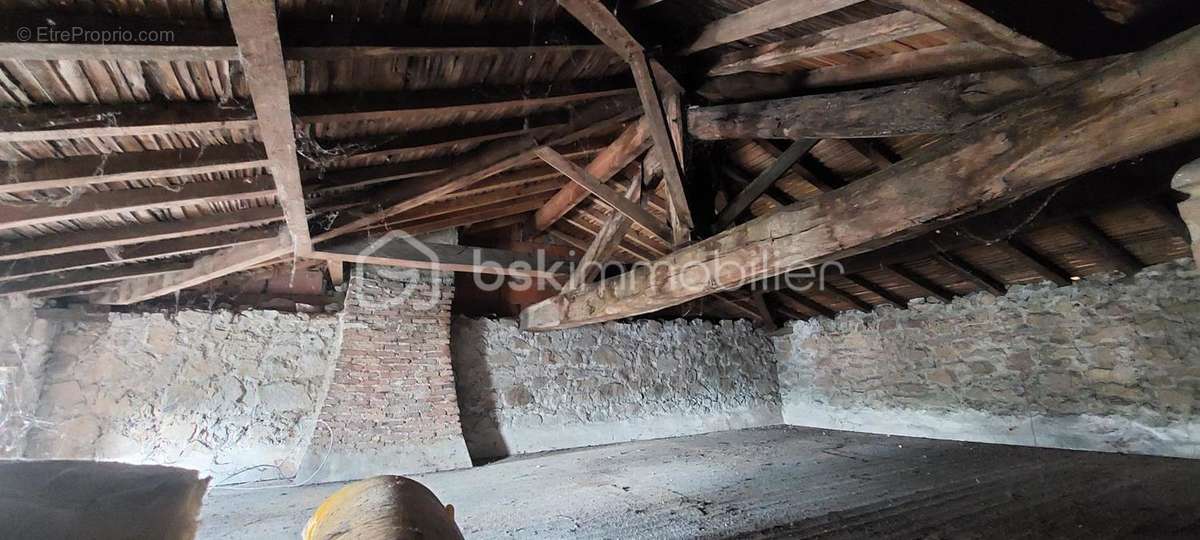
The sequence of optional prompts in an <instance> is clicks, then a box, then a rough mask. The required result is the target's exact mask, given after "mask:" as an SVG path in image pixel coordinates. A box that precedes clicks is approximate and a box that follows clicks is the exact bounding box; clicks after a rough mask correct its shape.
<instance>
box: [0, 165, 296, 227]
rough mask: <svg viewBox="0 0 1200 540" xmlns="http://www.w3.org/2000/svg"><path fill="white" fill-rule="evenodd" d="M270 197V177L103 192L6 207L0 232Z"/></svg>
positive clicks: (271, 195)
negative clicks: (63, 201)
mask: <svg viewBox="0 0 1200 540" xmlns="http://www.w3.org/2000/svg"><path fill="white" fill-rule="evenodd" d="M273 196H275V183H274V182H273V181H272V180H271V177H270V176H256V177H254V178H246V179H240V180H217V181H213V182H191V183H187V184H183V185H181V186H178V187H176V188H171V189H168V188H164V187H149V188H140V189H121V190H114V191H102V192H98V193H90V194H87V195H81V196H79V197H78V198H76V199H74V200H71V201H70V202H67V203H66V204H63V205H61V206H60V205H53V204H33V203H30V204H26V205H22V206H16V207H12V208H8V209H6V210H5V211H4V213H3V214H2V215H0V230H7V229H14V228H17V227H27V226H30V225H39V224H44V223H53V222H56V221H63V220H71V219H85V218H92V217H98V216H106V215H112V214H117V213H121V212H138V211H143V210H152V209H159V208H179V207H182V206H191V205H196V204H206V203H218V202H226V201H236V200H242V199H254V198H259V197H273Z"/></svg>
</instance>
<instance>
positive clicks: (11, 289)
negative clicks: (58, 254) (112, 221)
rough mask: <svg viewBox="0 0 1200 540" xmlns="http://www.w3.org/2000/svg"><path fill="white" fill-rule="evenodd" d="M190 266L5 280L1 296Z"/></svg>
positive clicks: (131, 267)
mask: <svg viewBox="0 0 1200 540" xmlns="http://www.w3.org/2000/svg"><path fill="white" fill-rule="evenodd" d="M189 267H191V263H187V262H166V263H162V262H155V263H150V264H132V265H122V266H118V267H115V268H99V269H95V268H94V269H87V270H74V271H71V272H63V273H58V274H53V275H47V276H37V277H31V278H26V279H19V280H13V281H5V282H3V283H0V296H5V295H10V294H30V293H40V292H47V291H54V290H59V289H71V288H77V287H87V286H90V285H98V284H101V283H111V282H113V281H120V280H122V279H129V278H134V277H142V276H157V275H161V274H166V273H170V272H178V271H180V270H186V269H187V268H189Z"/></svg>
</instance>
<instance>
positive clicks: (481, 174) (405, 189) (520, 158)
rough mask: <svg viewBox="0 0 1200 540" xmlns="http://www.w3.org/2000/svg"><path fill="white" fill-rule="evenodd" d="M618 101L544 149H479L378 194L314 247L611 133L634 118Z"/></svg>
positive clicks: (578, 118)
mask: <svg viewBox="0 0 1200 540" xmlns="http://www.w3.org/2000/svg"><path fill="white" fill-rule="evenodd" d="M637 113H638V111H637V110H636V109H633V110H631V109H629V108H628V107H627V106H624V103H623V101H621V100H612V101H600V102H597V103H594V104H591V105H589V106H587V107H584V108H582V109H580V110H578V111H576V114H575V115H574V116H573V117H572V121H571V124H570V125H568V126H565V127H563V128H561V129H555V130H554V131H552V132H551V133H549V134H547V135H546V137H545V138H546V139H547V140H546V142H545V144H543V143H541V142H540V141H538V140H535V139H533V138H532V137H517V138H514V139H509V140H504V141H498V142H494V143H490V144H487V145H484V146H482V147H481V148H479V149H477V150H475V151H472V152H471V153H469V154H467V155H465V156H462V157H460V158H459V160H458V164H456V165H455V166H453V167H451V168H449V169H446V170H444V171H442V172H439V173H437V174H434V175H431V176H427V177H423V178H421V179H420V180H418V181H413V182H404V183H402V184H400V185H397V186H393V187H389V188H386V189H383V190H379V191H377V192H376V193H375V194H374V198H373V200H372V201H371V204H370V205H369V206H366V207H364V208H362V209H359V210H357V211H355V212H343V213H342V214H341V215H340V216H338V218H337V219H336V220H335V221H334V222H333V223H332V224H330V225H329V228H328V229H326V230H325V231H324V232H322V233H320V234H318V235H317V236H316V238H315V241H317V242H320V241H323V240H328V239H330V238H334V237H337V236H341V235H343V234H346V233H349V232H353V231H357V230H360V229H363V228H366V227H367V226H369V225H371V224H373V223H376V222H379V221H381V220H384V219H386V218H387V217H388V216H393V215H396V214H398V213H400V212H403V211H405V210H410V209H412V208H416V207H418V206H421V205H424V204H427V203H429V202H431V201H434V200H437V199H439V198H441V197H443V196H445V195H448V194H450V193H453V192H455V191H460V190H462V189H465V188H467V187H468V186H471V185H473V184H475V183H477V182H479V181H481V180H483V179H485V178H488V177H491V176H494V175H496V174H499V173H501V172H504V171H506V170H508V169H510V168H512V167H514V166H516V165H520V164H522V163H525V162H528V161H529V160H531V159H534V158H535V153H534V151H535V150H537V148H538V147H539V146H543V145H546V146H556V145H561V144H570V143H572V142H575V141H577V140H581V139H585V138H587V137H589V136H592V135H593V134H595V133H599V132H603V131H605V130H608V129H611V128H612V127H615V126H617V125H619V124H621V123H622V122H625V121H627V120H629V119H631V118H632V117H633V115H635V114H637Z"/></svg>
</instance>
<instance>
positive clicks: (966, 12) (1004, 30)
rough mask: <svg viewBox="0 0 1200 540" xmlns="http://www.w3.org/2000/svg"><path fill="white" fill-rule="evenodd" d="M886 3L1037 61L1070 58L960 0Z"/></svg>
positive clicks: (1044, 61)
mask: <svg viewBox="0 0 1200 540" xmlns="http://www.w3.org/2000/svg"><path fill="white" fill-rule="evenodd" d="M881 1H882V2H883V3H884V4H887V5H890V6H892V7H895V8H896V9H904V10H908V11H912V12H915V13H920V14H922V15H925V16H926V17H929V18H930V19H933V20H935V21H938V22H940V23H942V24H944V25H946V27H947V28H949V29H951V30H953V31H955V32H957V33H959V34H961V35H963V36H965V37H968V38H970V39H972V40H974V41H977V42H979V43H982V44H984V45H987V46H988V47H991V48H993V49H996V50H999V51H1004V52H1006V53H1009V54H1012V55H1014V56H1019V57H1021V58H1026V59H1028V60H1029V61H1030V62H1031V63H1034V64H1050V63H1054V62H1062V61H1064V60H1069V58H1068V57H1067V56H1065V55H1063V54H1061V53H1059V52H1058V51H1055V50H1054V49H1051V48H1050V47H1047V46H1046V45H1045V44H1044V43H1041V42H1038V41H1035V40H1033V39H1030V38H1029V37H1027V36H1024V35H1021V34H1020V33H1018V32H1017V31H1015V30H1013V29H1012V28H1009V27H1007V26H1004V25H1003V24H1001V23H999V22H997V21H996V20H995V19H993V18H991V17H989V16H987V15H986V14H984V13H983V12H981V11H979V10H977V9H975V8H973V7H971V6H969V5H967V4H966V3H965V2H963V1H961V0H881Z"/></svg>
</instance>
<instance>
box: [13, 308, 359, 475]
mask: <svg viewBox="0 0 1200 540" xmlns="http://www.w3.org/2000/svg"><path fill="white" fill-rule="evenodd" d="M60 325H61V331H60V332H59V335H58V337H57V339H56V340H55V341H54V344H53V347H52V349H51V354H50V360H49V361H48V362H47V364H46V370H45V384H44V386H43V390H42V397H41V400H40V406H39V408H38V413H37V417H38V421H39V425H38V427H37V428H35V430H34V431H33V432H32V433H31V434H30V437H29V442H28V446H27V448H26V451H25V457H28V458H70V459H100V460H114V461H125V462H130V463H145V464H162V465H176V466H181V467H187V468H192V469H197V470H199V471H201V472H202V473H203V474H206V475H212V476H213V478H214V482H216V483H220V482H222V481H229V482H245V481H251V480H256V479H263V478H277V477H280V476H284V477H286V476H291V475H293V474H295V472H296V467H297V465H298V463H299V459H300V457H301V452H303V450H304V449H305V448H306V447H307V446H308V441H309V439H310V438H311V436H312V432H313V428H314V426H315V423H316V412H317V408H318V405H319V404H320V403H321V400H322V394H323V392H324V389H325V386H326V384H327V380H328V376H329V371H330V366H332V363H333V360H334V358H336V354H337V350H338V347H339V334H340V329H339V321H338V319H337V318H336V317H328V316H322V317H309V316H306V315H297V314H285V313H278V312H272V311H251V312H244V313H239V314H235V313H231V312H227V311H220V312H211V313H210V312H199V311H182V312H178V313H173V314H171V315H169V316H168V315H164V314H161V313H110V314H107V315H100V320H92V319H90V318H89V319H83V320H76V321H64V322H61V323H60ZM259 465H264V466H265V467H257V468H253V469H252V470H249V471H246V472H244V473H241V474H238V475H237V476H236V477H234V478H228V476H229V475H232V474H234V473H237V472H239V471H241V470H243V469H245V468H247V467H255V466H259Z"/></svg>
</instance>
